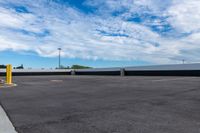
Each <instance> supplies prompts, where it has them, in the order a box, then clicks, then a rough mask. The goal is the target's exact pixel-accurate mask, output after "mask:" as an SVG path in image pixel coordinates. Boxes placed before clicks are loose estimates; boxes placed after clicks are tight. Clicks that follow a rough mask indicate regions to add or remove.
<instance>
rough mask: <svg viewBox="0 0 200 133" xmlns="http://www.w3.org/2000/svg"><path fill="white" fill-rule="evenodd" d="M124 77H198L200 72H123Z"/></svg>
mask: <svg viewBox="0 0 200 133" xmlns="http://www.w3.org/2000/svg"><path fill="white" fill-rule="evenodd" d="M125 74H126V76H200V70H161V71H159V70H157V71H156V70H153V71H150V70H148V71H125Z"/></svg>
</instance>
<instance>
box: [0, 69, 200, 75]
mask: <svg viewBox="0 0 200 133" xmlns="http://www.w3.org/2000/svg"><path fill="white" fill-rule="evenodd" d="M5 75H6V74H5V73H3V72H1V73H0V76H5ZM45 75H72V73H71V72H13V76H45ZM75 75H97V76H98V75H99V76H103V75H105V76H119V75H120V71H76V72H75ZM125 76H200V70H140V71H139V70H128V71H125Z"/></svg>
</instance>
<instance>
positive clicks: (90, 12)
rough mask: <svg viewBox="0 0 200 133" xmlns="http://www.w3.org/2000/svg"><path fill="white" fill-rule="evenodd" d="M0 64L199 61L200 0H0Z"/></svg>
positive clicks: (103, 64)
mask: <svg viewBox="0 0 200 133" xmlns="http://www.w3.org/2000/svg"><path fill="white" fill-rule="evenodd" d="M0 20H1V21H0V46H1V47H0V57H1V58H0V61H1V62H0V64H8V63H11V64H13V65H14V66H16V65H20V64H24V65H25V67H32V68H43V67H44V68H55V67H56V66H57V64H58V58H57V57H58V51H57V48H58V47H61V48H62V53H61V55H62V64H63V65H65V66H70V65H72V64H81V65H88V66H93V67H116V66H135V65H137V66H138V65H152V64H175V63H181V61H182V59H185V60H186V62H187V63H194V62H200V44H199V42H200V22H199V21H200V1H199V0H181V1H180V0H165V1H163V0H120V1H116V0H32V1H30V0H0Z"/></svg>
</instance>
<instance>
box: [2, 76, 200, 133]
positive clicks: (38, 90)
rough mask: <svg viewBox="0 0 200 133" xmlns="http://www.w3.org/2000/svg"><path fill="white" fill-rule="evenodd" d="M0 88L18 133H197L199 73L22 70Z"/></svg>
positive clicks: (198, 119)
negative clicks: (29, 73) (152, 74)
mask: <svg viewBox="0 0 200 133" xmlns="http://www.w3.org/2000/svg"><path fill="white" fill-rule="evenodd" d="M14 82H15V83H16V84H17V86H16V87H10V88H0V103H1V105H2V107H3V108H4V110H5V112H6V113H7V115H8V117H9V118H10V120H11V122H12V124H13V125H14V127H15V128H16V130H17V132H18V133H200V106H199V105H200V78H199V77H118V76H115V77H114V76H113V77H112V76H41V77H40V76H34V77H31V76H27V77H14Z"/></svg>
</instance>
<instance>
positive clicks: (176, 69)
mask: <svg viewBox="0 0 200 133" xmlns="http://www.w3.org/2000/svg"><path fill="white" fill-rule="evenodd" d="M12 74H13V76H42V75H44V76H45V75H99V76H200V64H185V65H162V66H146V67H126V68H102V69H100V68H96V69H77V70H73V69H64V70H52V69H51V70H39V69H38V70H36V69H35V70H34V69H33V70H26V69H23V70H15V69H14V70H13V72H12ZM5 75H6V72H5V70H0V76H5Z"/></svg>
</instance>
